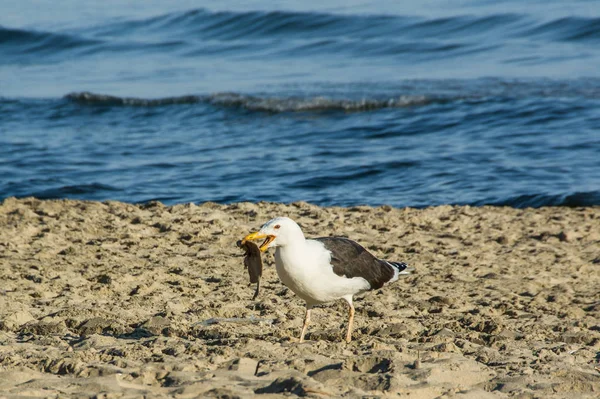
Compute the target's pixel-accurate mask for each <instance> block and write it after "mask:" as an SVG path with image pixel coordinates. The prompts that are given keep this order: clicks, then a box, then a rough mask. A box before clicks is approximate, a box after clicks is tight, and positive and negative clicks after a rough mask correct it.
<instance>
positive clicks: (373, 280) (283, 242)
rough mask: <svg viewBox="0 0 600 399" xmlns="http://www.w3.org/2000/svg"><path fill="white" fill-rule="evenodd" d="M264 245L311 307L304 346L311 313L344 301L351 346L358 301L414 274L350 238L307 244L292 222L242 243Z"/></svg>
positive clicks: (271, 225) (280, 220)
mask: <svg viewBox="0 0 600 399" xmlns="http://www.w3.org/2000/svg"><path fill="white" fill-rule="evenodd" d="M260 239H264V242H263V243H262V244H261V245H260V247H259V249H260V250H261V252H265V251H266V250H268V249H269V248H275V265H276V269H277V274H278V275H279V278H280V279H281V281H282V282H283V284H285V285H286V286H287V287H288V288H289V289H290V290H292V291H293V292H294V293H295V294H296V295H298V296H299V297H300V298H302V299H303V300H304V301H305V302H306V314H305V317H304V324H303V325H302V332H301V333H300V342H304V335H305V334H306V330H307V328H308V324H309V322H310V311H311V309H312V308H313V307H314V306H315V305H318V304H322V303H327V302H331V301H335V300H338V299H344V300H345V301H346V302H347V303H348V310H349V315H348V317H349V318H348V330H347V332H346V342H348V343H349V342H350V341H351V340H352V325H353V323H354V305H353V304H352V297H353V296H354V295H356V294H358V293H361V292H365V291H370V290H376V289H379V288H381V287H383V285H384V284H386V283H391V282H394V281H396V280H398V278H399V277H400V276H401V275H406V274H410V272H411V271H413V270H414V269H413V268H411V267H409V266H408V265H407V264H406V263H403V262H390V261H386V260H382V259H378V258H377V257H376V256H374V255H372V254H371V253H370V252H369V251H367V250H366V249H365V248H363V247H362V246H361V245H360V244H358V243H357V242H355V241H352V240H350V239H347V238H343V237H321V238H315V239H307V238H305V237H304V233H303V232H302V229H301V228H300V226H298V224H297V223H296V222H294V221H293V220H292V219H290V218H288V217H277V218H274V219H271V220H270V221H268V222H267V223H265V224H264V225H263V226H262V227H261V228H260V230H259V231H257V232H255V233H251V234H248V235H247V236H246V237H244V238H243V239H242V243H245V242H246V241H253V240H260Z"/></svg>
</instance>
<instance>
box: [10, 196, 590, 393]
mask: <svg viewBox="0 0 600 399" xmlns="http://www.w3.org/2000/svg"><path fill="white" fill-rule="evenodd" d="M274 216H289V217H291V218H293V219H295V220H296V221H297V222H298V223H299V224H300V225H301V226H302V227H303V229H304V232H305V234H306V236H307V237H316V236H331V235H336V236H347V237H349V238H351V239H354V240H356V241H358V242H359V243H361V244H362V245H364V246H365V247H366V248H368V249H369V250H370V251H371V252H372V253H374V254H375V255H377V256H378V257H380V258H384V259H388V260H393V261H404V262H407V263H409V264H410V265H411V266H413V267H415V269H416V272H415V273H414V274H413V275H411V276H408V277H405V278H402V279H401V280H399V281H398V282H396V283H393V284H392V285H389V286H386V287H384V288H383V289H381V290H378V291H372V292H368V293H365V294H362V295H360V296H358V297H357V298H356V300H355V306H356V319H355V331H354V334H353V341H352V342H351V343H350V344H346V343H344V342H343V340H342V337H343V334H344V329H345V326H346V321H347V316H346V314H347V313H346V312H347V310H346V305H345V304H344V303H343V302H342V301H340V302H339V303H332V304H330V305H327V306H322V307H318V308H316V309H315V310H314V312H313V315H312V323H311V326H310V328H309V333H308V335H307V339H308V341H307V342H306V343H303V344H299V343H298V342H297V341H298V336H299V333H300V328H301V325H302V320H303V316H304V303H303V302H302V301H301V300H300V299H299V298H297V297H296V296H295V295H294V294H293V292H291V291H289V290H288V289H287V288H286V287H285V286H283V285H282V283H281V282H280V281H279V279H278V277H277V274H276V271H275V268H274V265H273V263H274V261H273V254H272V251H270V252H269V253H267V254H266V255H264V256H263V260H264V263H265V269H264V272H263V273H264V274H263V278H262V285H261V292H260V293H259V295H258V297H257V298H256V300H252V296H253V294H254V287H252V286H248V274H247V271H246V270H244V267H243V257H242V254H243V252H242V251H241V250H240V249H239V248H237V247H236V245H235V243H236V241H237V240H238V239H240V238H241V237H243V236H244V235H246V234H248V233H249V232H252V231H256V230H257V229H258V228H259V227H260V226H261V225H262V224H263V223H264V222H266V221H267V220H269V219H270V218H272V217H274ZM0 281H1V282H0V397H8V398H10V397H82V398H84V397H98V398H121V397H124V398H129V397H132V398H133V397H136V398H139V397H142V396H145V397H176V398H192V397H218V398H236V397H240V398H248V397H253V396H256V395H266V397H273V398H275V397H284V396H285V397H290V396H296V395H297V396H307V397H315V398H329V397H351V398H354V397H369V398H373V397H382V398H387V397H407V398H444V397H454V398H504V397H515V398H576V397H577V398H597V397H599V396H600V208H598V207H595V208H541V209H524V210H520V209H512V208H501V207H481V208H474V207H457V206H441V207H432V208H427V209H396V208H392V207H388V206H383V207H366V206H365V207H354V208H337V207H332V208H322V207H317V206H314V205H310V204H307V203H293V204H289V205H286V204H277V203H258V204H254V203H238V204H232V205H219V204H215V203H205V204H201V205H194V204H182V205H176V206H172V207H168V206H164V205H163V204H160V203H149V204H144V205H132V204H126V203H120V202H102V203H100V202H88V201H73V200H60V201H42V200H37V199H32V198H27V199H19V200H17V199H14V198H9V199H7V200H5V201H4V202H3V203H2V204H1V205H0Z"/></svg>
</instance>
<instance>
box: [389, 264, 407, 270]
mask: <svg viewBox="0 0 600 399" xmlns="http://www.w3.org/2000/svg"><path fill="white" fill-rule="evenodd" d="M388 263H389V264H390V265H392V266H393V267H395V268H396V269H398V271H399V272H403V271H404V270H406V269H408V267H409V266H408V264H407V263H404V262H388Z"/></svg>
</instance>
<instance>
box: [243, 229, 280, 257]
mask: <svg viewBox="0 0 600 399" xmlns="http://www.w3.org/2000/svg"><path fill="white" fill-rule="evenodd" d="M263 238H264V239H265V241H263V243H262V244H261V245H260V247H258V249H260V251H261V252H265V251H266V250H267V249H268V248H269V244H270V243H272V242H273V240H275V238H277V236H274V235H272V234H261V233H260V232H256V233H252V234H248V235H247V236H246V237H244V238H242V244H244V243H245V242H246V241H254V240H261V239H263Z"/></svg>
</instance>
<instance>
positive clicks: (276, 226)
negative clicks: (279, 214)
mask: <svg viewBox="0 0 600 399" xmlns="http://www.w3.org/2000/svg"><path fill="white" fill-rule="evenodd" d="M280 227H281V226H280V225H278V224H276V225H275V227H273V228H274V229H275V230H277V229H278V228H280Z"/></svg>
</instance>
